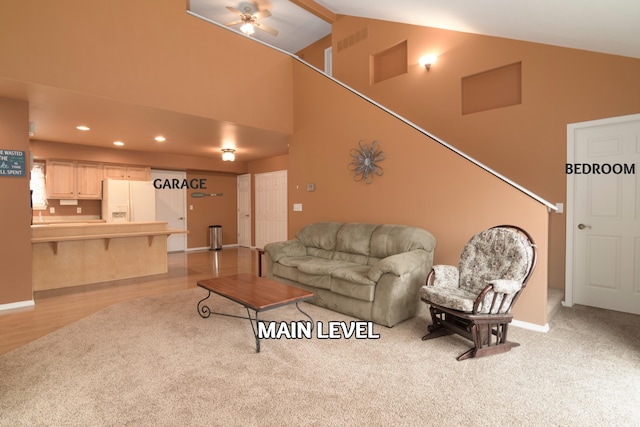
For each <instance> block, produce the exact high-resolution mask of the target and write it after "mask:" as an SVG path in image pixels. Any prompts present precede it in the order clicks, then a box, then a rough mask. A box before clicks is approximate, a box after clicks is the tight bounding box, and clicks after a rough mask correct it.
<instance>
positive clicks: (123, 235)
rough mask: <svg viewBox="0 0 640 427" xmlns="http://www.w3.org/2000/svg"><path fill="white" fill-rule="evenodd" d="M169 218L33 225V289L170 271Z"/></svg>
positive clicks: (68, 285)
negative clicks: (145, 220)
mask: <svg viewBox="0 0 640 427" xmlns="http://www.w3.org/2000/svg"><path fill="white" fill-rule="evenodd" d="M175 233H186V230H173V229H168V228H167V223H166V222H160V221H153V222H122V223H100V222H97V223H96V222H87V223H51V224H34V225H32V226H31V235H32V238H31V243H32V249H33V250H32V270H33V290H34V291H41V290H47V289H57V288H63V287H70V286H78V285H85V284H89V283H98V282H105V281H110V280H118V279H126V278H132V277H141V276H148V275H152V274H163V273H166V272H167V237H168V236H169V235H171V234H175Z"/></svg>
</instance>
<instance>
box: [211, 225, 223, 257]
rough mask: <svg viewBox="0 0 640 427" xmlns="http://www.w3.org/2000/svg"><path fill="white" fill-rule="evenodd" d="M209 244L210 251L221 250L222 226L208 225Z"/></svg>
mask: <svg viewBox="0 0 640 427" xmlns="http://www.w3.org/2000/svg"><path fill="white" fill-rule="evenodd" d="M209 244H210V245H211V246H210V250H212V251H219V250H220V249H222V226H221V225H210V226H209Z"/></svg>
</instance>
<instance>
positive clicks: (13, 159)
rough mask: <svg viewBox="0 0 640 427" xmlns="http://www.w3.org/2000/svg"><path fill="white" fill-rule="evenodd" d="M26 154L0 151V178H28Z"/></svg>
mask: <svg viewBox="0 0 640 427" xmlns="http://www.w3.org/2000/svg"><path fill="white" fill-rule="evenodd" d="M25 158H26V152H25V151H16V150H3V149H0V177H3V176H27V171H26V161H25Z"/></svg>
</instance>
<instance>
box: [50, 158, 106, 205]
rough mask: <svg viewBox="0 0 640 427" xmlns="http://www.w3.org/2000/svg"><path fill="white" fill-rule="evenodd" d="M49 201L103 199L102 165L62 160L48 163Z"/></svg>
mask: <svg viewBox="0 0 640 427" xmlns="http://www.w3.org/2000/svg"><path fill="white" fill-rule="evenodd" d="M46 170H47V175H46V187H47V198H48V199H93V200H95V199H101V198H102V165H101V164H98V163H77V162H68V161H61V160H48V161H47V166H46Z"/></svg>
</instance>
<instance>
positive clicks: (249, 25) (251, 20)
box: [225, 6, 278, 36]
mask: <svg viewBox="0 0 640 427" xmlns="http://www.w3.org/2000/svg"><path fill="white" fill-rule="evenodd" d="M227 9H228V10H229V11H231V12H233V13H235V14H236V15H238V16H239V17H240V19H238V20H237V21H233V22H229V23H227V24H225V25H227V26H229V27H230V26H232V25H238V24H242V26H241V27H240V30H241V31H242V32H243V33H245V34H246V35H248V36H250V35H251V34H253V33H254V32H255V30H254V28H257V29H259V30H262V31H266V32H267V33H269V34H271V35H272V36H277V35H278V30H276V29H274V28H271V27H269V26H267V25H264V24H262V23H260V22H258V20H259V19H262V18H266V17H269V16H271V12H269V11H268V10H266V9H263V10H260V11H258V12H256V13H252V12H251V8H250V7H248V6H247V7H245V8H244V13H242V12H240V11H239V10H238V9H236V8H233V7H231V6H227Z"/></svg>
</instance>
